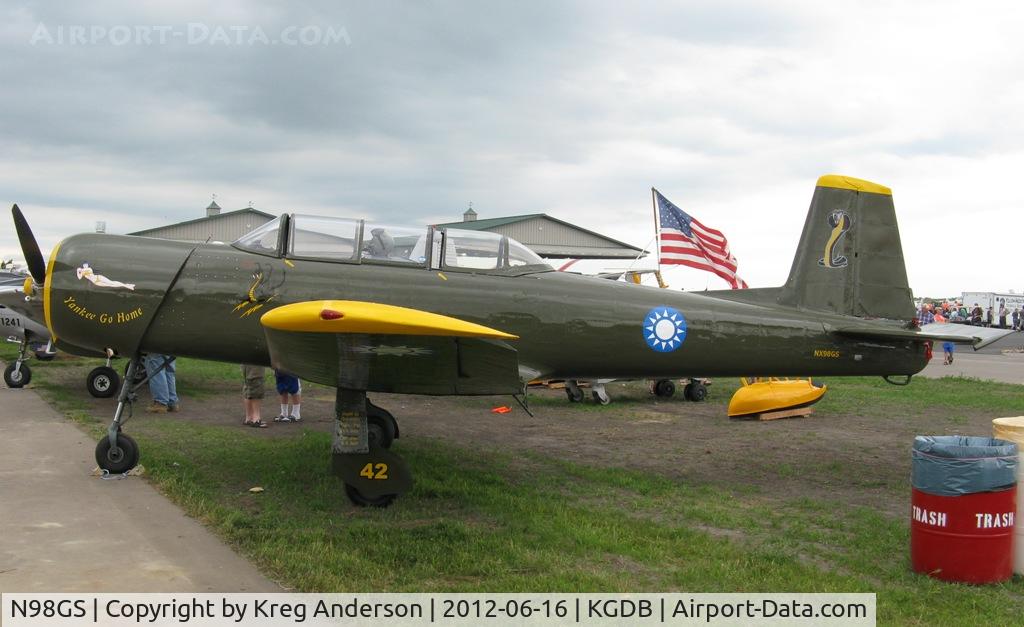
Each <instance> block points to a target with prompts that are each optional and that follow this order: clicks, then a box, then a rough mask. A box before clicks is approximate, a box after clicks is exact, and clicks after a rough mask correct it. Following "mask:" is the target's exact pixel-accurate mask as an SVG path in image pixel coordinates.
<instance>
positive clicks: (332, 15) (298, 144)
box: [0, 0, 1024, 295]
mask: <svg viewBox="0 0 1024 627" xmlns="http://www.w3.org/2000/svg"><path fill="white" fill-rule="evenodd" d="M66 4H67V5H71V3H66ZM212 4H215V6H211V5H212ZM1022 11H1024V5H1021V4H1020V3H1004V4H992V3H963V2H951V3H944V2H928V3H923V2H922V3H899V2H858V3H855V4H854V3H841V2H828V3H826V2H772V3H760V2H742V1H731V0H726V1H711V0H708V1H706V2H687V1H680V2H631V3H623V2H597V1H585V2H584V1H580V2H511V1H507V2H468V1H464V2H429V1H427V2H412V1H410V2H405V3H399V2H373V3H370V2H349V3H340V2H335V1H330V0H324V1H321V2H316V1H312V0H307V1H303V2H291V3H287V4H286V3H261V2H232V1H223V2H218V3H208V2H188V1H185V2H175V3H155V2H114V1H102V0H99V1H95V2H89V3H75V4H74V5H73V6H61V7H59V8H58V7H53V6H50V3H43V2H22V3H18V2H8V3H5V4H4V8H2V9H0V14H2V18H3V19H2V23H0V46H2V54H3V58H4V61H3V63H2V64H0V84H2V86H3V89H4V92H5V96H4V98H3V99H2V100H0V190H2V192H0V194H2V197H0V201H4V202H5V203H6V204H8V205H9V204H10V203H11V202H18V203H19V204H20V205H21V207H22V208H23V209H24V210H25V211H26V213H27V215H28V216H29V219H30V221H31V223H32V225H33V227H34V229H35V230H36V233H37V237H38V238H39V240H40V244H41V246H42V248H43V249H44V251H45V250H48V249H49V247H51V246H52V245H53V244H55V243H56V242H57V241H58V240H59V239H60V237H61V236H63V235H67V234H69V233H71V232H78V231H90V230H92V229H93V227H94V224H95V222H96V221H97V220H105V221H106V223H107V227H108V231H109V232H115V233H123V232H129V231H133V230H137V229H142V228H147V227H152V226H158V225H161V224H166V223H169V222H173V221H179V220H183V219H190V218H194V217H199V216H201V215H202V212H203V208H204V207H205V205H206V204H207V203H208V202H209V200H210V198H211V195H212V194H214V193H216V194H217V200H218V203H220V204H221V205H222V206H223V207H224V208H225V210H230V209H238V208H242V207H245V206H246V205H248V204H249V203H250V202H251V203H252V204H253V206H255V207H256V208H258V209H261V210H264V211H267V212H270V213H275V214H276V213H282V212H286V211H297V212H308V213H323V214H332V215H339V216H349V217H367V218H374V219H378V220H386V221H392V222H396V223H411V224H425V223H430V222H439V221H448V220H455V219H458V218H459V216H460V215H461V213H462V212H463V211H464V210H465V208H466V206H467V203H469V202H472V203H473V207H474V208H475V209H476V210H477V211H478V212H479V214H480V216H481V217H483V218H487V217H498V216H504V215H510V214H516V213H534V212H546V213H549V214H551V215H553V216H556V217H558V218H561V219H564V220H568V221H571V222H575V223H578V224H581V225H583V226H585V227H588V228H592V229H594V230H597V231H599V232H602V233H605V234H607V235H610V236H612V237H616V238H618V239H622V240H625V241H628V242H631V243H633V244H636V245H638V246H644V245H646V244H647V243H648V242H649V240H650V239H651V237H652V235H653V228H654V227H653V224H652V212H651V200H650V191H649V190H650V188H651V187H652V186H654V187H657V188H658V189H660V190H661V191H662V192H663V193H664V194H665V195H666V196H668V197H669V198H670V199H672V200H673V201H674V202H675V203H676V204H678V205H679V206H681V207H683V208H684V209H686V210H688V211H690V212H691V213H692V214H693V215H695V216H696V217H697V218H698V219H700V220H701V221H703V222H704V223H705V224H708V225H710V226H713V227H717V228H719V229H721V230H723V231H724V232H725V233H726V234H727V236H728V237H729V239H730V243H731V246H732V249H733V251H734V253H735V254H736V255H737V257H738V258H739V260H740V270H741V275H742V276H743V277H744V278H745V279H746V280H747V282H748V283H750V285H751V286H771V285H778V284H781V283H782V282H783V281H784V280H785V277H786V275H787V273H788V271H789V266H790V263H791V261H792V256H793V252H794V249H795V246H796V242H797V239H798V237H799V234H800V229H801V226H802V224H803V221H804V218H805V215H806V210H807V205H808V202H809V200H810V196H811V193H812V191H813V186H814V181H815V180H816V178H817V177H818V176H819V175H821V174H824V173H830V172H838V173H843V174H848V175H852V176H857V177H860V178H866V179H869V180H874V181H877V182H880V183H883V184H885V185H888V186H890V187H892V188H893V191H894V197H895V200H896V207H897V214H898V216H899V220H900V229H901V233H902V236H903V244H904V250H905V255H906V257H907V264H908V273H909V276H910V283H911V286H912V287H913V288H914V291H915V293H916V294H918V295H950V294H956V293H959V292H960V291H962V290H993V291H1006V290H1009V289H1015V290H1018V291H1021V290H1024V263H1021V262H1020V261H1019V260H1020V259H1021V258H1022V256H1024V252H1020V251H1019V250H1018V249H1021V248H1024V242H1022V241H1021V240H1022V234H1024V228H1022V227H1024V212H1022V211H1021V205H1022V202H1021V200H1020V193H1019V191H1018V190H1019V189H1020V187H1021V184H1020V181H1021V179H1022V178H1024V175H1022V172H1024V144H1022V141H1021V140H1022V138H1024V133H1022V131H1024V83H1022V77H1024V37H1022V36H1021V33H1024V15H1022ZM275 42H276V43H275ZM16 251H17V244H16V240H15V237H14V235H13V228H3V229H0V253H3V254H4V255H7V256H10V255H11V254H13V253H15V252H16ZM709 277H710V275H706V274H704V273H700V272H696V271H689V270H687V271H677V272H675V273H673V276H672V279H671V280H672V283H673V286H674V287H686V288H688V289H703V288H705V287H711V288H721V287H724V286H725V284H724V283H723V282H721V281H720V280H719V279H717V278H714V277H710V278H709Z"/></svg>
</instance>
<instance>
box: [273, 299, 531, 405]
mask: <svg viewBox="0 0 1024 627" xmlns="http://www.w3.org/2000/svg"><path fill="white" fill-rule="evenodd" d="M260 322H261V323H262V325H263V328H264V332H265V333H266V337H267V346H268V348H269V350H270V360H271V364H272V365H273V366H274V367H275V368H278V369H281V370H285V371H287V372H291V373H292V374H295V375H297V376H298V377H300V378H302V379H306V380H308V381H314V382H316V383H322V384H324V385H329V386H335V387H346V388H352V389H365V390H369V391H373V392H396V393H404V394H513V393H518V392H521V391H522V389H523V385H522V381H521V379H520V374H519V361H518V353H517V351H516V350H515V349H514V348H512V347H511V346H510V345H508V344H507V343H506V340H514V339H517V338H516V336H514V335H510V334H508V333H503V332H501V331H498V330H496V329H491V328H489V327H485V326H482V325H478V324H474V323H472V322H467V321H465V320H460V319H458V318H452V317H449V316H442V315H439V314H434V313H430V312H426V311H421V310H418V309H409V308H406V307H396V306H394V305H385V304H381V303H369V302H363V301H341V300H323V301H307V302H301V303H293V304H290V305H283V306H281V307H278V308H276V309H273V310H271V311H269V312H267V313H265V314H263V316H262V317H261V318H260Z"/></svg>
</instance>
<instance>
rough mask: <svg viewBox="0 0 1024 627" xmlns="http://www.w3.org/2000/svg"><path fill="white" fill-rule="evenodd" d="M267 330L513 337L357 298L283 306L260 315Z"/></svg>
mask: <svg viewBox="0 0 1024 627" xmlns="http://www.w3.org/2000/svg"><path fill="white" fill-rule="evenodd" d="M260 322H261V323H262V324H263V326H264V327H267V328H268V329H274V330H277V331H301V332H305V333H368V334H381V335H429V336H443V337H476V338H488V339H496V340H515V339H518V337H517V336H515V335H511V334H509V333H504V332H502V331H498V330H497V329H492V328H490V327H485V326H483V325H480V324H475V323H473V322H467V321H465V320H460V319H458V318H452V317H450V316H442V315H440V314H435V313H430V312H428V311H421V310H419V309H410V308H408V307H396V306H394V305H385V304H382V303H368V302H364V301H358V300H317V301H307V302H302V303H293V304H291V305H283V306H281V307H278V308H276V309H273V310H272V311H268V312H267V313H265V314H263V317H261V318H260Z"/></svg>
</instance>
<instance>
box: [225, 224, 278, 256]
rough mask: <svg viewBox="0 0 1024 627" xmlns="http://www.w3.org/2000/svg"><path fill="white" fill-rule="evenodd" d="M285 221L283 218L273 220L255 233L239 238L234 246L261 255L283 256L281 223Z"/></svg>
mask: <svg viewBox="0 0 1024 627" xmlns="http://www.w3.org/2000/svg"><path fill="white" fill-rule="evenodd" d="M283 221H284V217H283V216H282V217H279V218H277V219H275V220H271V221H270V222H267V223H266V224H264V225H263V226H261V227H258V228H257V229H256V230H255V231H251V232H249V233H247V234H246V235H243V236H242V237H240V238H238V239H237V240H235V242H234V243H233V244H232V246H234V247H235V248H241V249H242V250H248V251H249V252H252V253H258V254H260V255H271V256H274V257H277V256H279V255H280V254H281V223H282V222H283Z"/></svg>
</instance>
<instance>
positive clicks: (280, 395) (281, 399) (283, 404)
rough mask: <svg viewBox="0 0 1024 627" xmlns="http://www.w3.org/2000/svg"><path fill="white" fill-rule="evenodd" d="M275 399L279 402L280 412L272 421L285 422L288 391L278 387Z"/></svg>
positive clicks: (286, 418)
mask: <svg viewBox="0 0 1024 627" xmlns="http://www.w3.org/2000/svg"><path fill="white" fill-rule="evenodd" d="M277 400H278V401H279V402H280V403H281V413H279V414H278V415H277V418H274V422H285V421H287V420H288V393H287V392H282V391H281V390H280V388H278V395H277Z"/></svg>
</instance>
